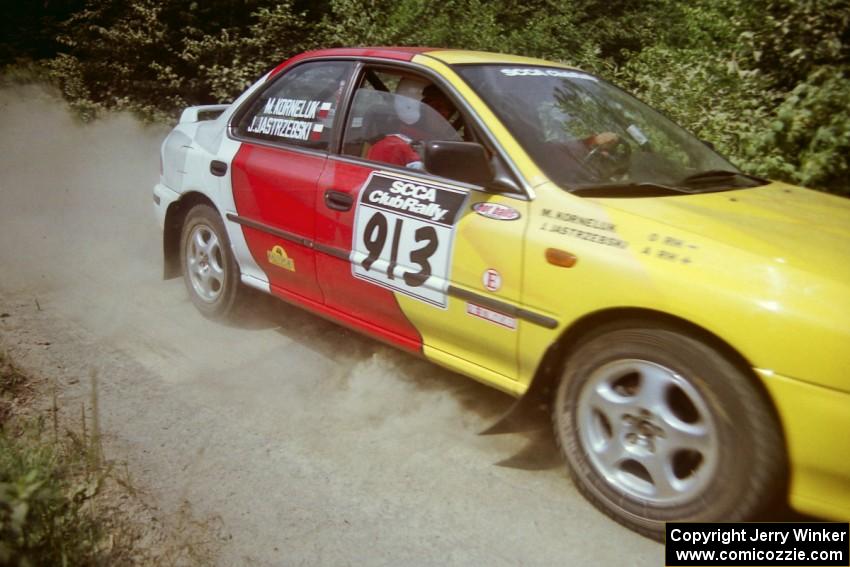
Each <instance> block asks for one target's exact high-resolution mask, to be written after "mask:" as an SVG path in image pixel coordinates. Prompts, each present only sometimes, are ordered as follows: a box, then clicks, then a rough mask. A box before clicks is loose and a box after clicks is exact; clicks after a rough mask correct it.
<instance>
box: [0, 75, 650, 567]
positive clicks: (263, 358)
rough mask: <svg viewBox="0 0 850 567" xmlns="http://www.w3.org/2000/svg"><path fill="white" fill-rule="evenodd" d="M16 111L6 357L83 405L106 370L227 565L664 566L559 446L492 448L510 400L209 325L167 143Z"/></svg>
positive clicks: (142, 440) (153, 136)
mask: <svg viewBox="0 0 850 567" xmlns="http://www.w3.org/2000/svg"><path fill="white" fill-rule="evenodd" d="M0 112H2V116H3V121H2V123H0V135H2V142H0V144H2V151H0V169H2V171H3V175H2V178H0V266H2V270H0V314H4V313H5V314H7V315H6V316H3V317H2V318H0V341H2V342H0V345H5V347H6V348H7V349H8V350H9V351H10V352H11V353H12V354H13V356H15V357H16V358H17V359H18V360H19V361H20V362H21V364H23V365H24V366H26V367H27V368H30V369H33V370H35V371H38V372H41V373H43V374H45V375H48V376H54V377H56V378H57V379H58V380H59V382H60V383H61V384H62V385H63V387H64V393H63V401H65V402H67V403H69V404H72V403H73V402H74V400H78V399H85V398H86V397H87V396H88V381H87V376H88V375H89V373H90V371H91V370H92V369H95V370H97V372H98V375H99V377H100V379H99V383H100V388H99V400H100V412H101V420H102V426H103V428H104V430H105V432H106V434H107V447H106V448H107V453H108V454H110V455H111V456H112V457H114V458H120V459H126V460H127V461H128V462H129V464H130V469H131V471H132V473H133V476H134V477H135V478H136V481H137V482H139V483H140V484H141V485H142V486H144V487H145V488H146V489H147V490H148V491H149V492H150V494H151V495H152V496H153V497H154V498H155V499H156V500H157V502H159V504H160V506H161V509H162V511H163V514H169V513H174V512H175V511H176V510H178V509H180V507H181V506H185V505H186V503H188V505H190V506H191V509H192V510H193V513H194V514H196V516H197V517H200V518H210V519H212V520H210V526H211V527H210V529H211V530H214V536H215V538H217V540H218V541H219V542H220V553H219V563H220V565H228V566H234V565H358V566H360V565H441V566H443V565H488V566H496V565H591V564H592V565H652V566H657V565H661V564H662V551H663V550H662V547H661V546H660V545H658V544H657V543H654V542H651V541H649V540H646V539H644V538H642V537H639V536H637V535H635V534H633V533H631V532H629V531H628V530H626V529H624V528H622V527H620V526H619V525H618V524H616V523H614V522H612V521H611V520H609V519H607V518H606V517H605V516H604V515H602V514H600V513H599V512H597V511H596V510H595V509H594V508H593V507H591V506H590V505H589V504H588V503H586V502H585V501H584V500H583V498H582V497H581V496H580V495H579V494H578V492H577V491H576V489H575V488H574V486H573V485H572V483H571V482H570V480H569V478H568V476H567V473H566V471H565V470H564V469H563V467H562V465H561V463H560V460H559V459H558V457H557V456H556V452H555V448H554V446H553V443H552V440H551V437H550V435H549V434H548V432H546V431H544V432H539V433H532V434H521V435H520V434H513V435H501V436H480V435H478V432H479V431H481V430H483V429H484V428H486V427H487V425H489V424H490V423H491V422H492V421H493V420H494V418H495V417H496V416H498V415H499V414H500V413H501V412H502V411H504V410H505V409H506V408H507V407H508V406H509V405H510V403H511V399H510V398H508V397H506V396H504V395H502V394H500V393H498V392H495V391H493V390H491V389H488V388H486V387H484V386H481V385H479V384H477V383H475V382H473V381H471V380H468V379H466V378H463V377H461V376H458V375H455V374H453V373H450V372H447V371H444V370H441V369H439V368H437V367H435V366H433V365H431V364H429V363H426V362H424V361H421V360H417V359H415V358H412V357H410V356H408V355H406V354H403V353H401V352H398V351H395V350H393V349H391V348H388V347H385V346H383V345H381V344H379V343H377V342H375V341H372V340H370V339H367V338H364V337H361V336H359V335H356V334H354V333H352V332H350V331H347V330H345V329H343V328H342V327H339V326H337V325H334V324H332V323H328V322H326V321H324V320H322V319H320V318H317V317H314V316H312V315H309V314H307V313H305V312H302V311H300V310H299V309H297V308H294V307H290V306H288V305H285V304H283V303H282V302H278V301H276V300H272V299H270V298H266V297H265V296H260V295H254V296H252V298H251V300H250V301H249V302H248V303H247V305H246V307H245V308H244V309H243V310H242V313H240V316H239V317H238V319H237V320H236V321H234V322H233V323H231V324H228V325H225V324H217V323H212V322H210V321H207V320H205V319H203V318H202V317H201V316H200V315H199V314H198V313H197V312H196V311H195V309H194V308H193V307H192V305H191V303H190V302H189V300H188V297H187V295H186V292H185V290H184V288H183V284H182V282H181V281H180V280H171V281H167V282H165V281H162V279H161V277H160V276H161V252H160V235H159V230H158V227H157V225H156V223H155V221H154V216H153V210H152V207H153V203H152V197H151V188H152V186H153V184H154V183H155V182H156V178H157V175H158V171H159V166H158V147H159V144H160V142H161V140H162V139H163V137H164V136H165V133H166V131H167V129H166V128H164V127H162V126H157V127H144V126H142V125H141V124H139V123H138V122H136V121H134V120H133V119H132V118H130V117H128V116H111V117H108V118H106V119H103V120H100V121H98V122H96V123H95V124H93V125H82V124H80V123H78V122H76V121H75V120H73V119H72V118H71V117H70V115H69V114H68V113H67V112H66V111H65V110H64V107H63V105H62V103H61V102H59V101H58V100H57V99H56V98H54V97H52V96H50V95H48V94H46V93H45V92H44V91H42V90H40V89H37V88H35V87H15V88H9V87H6V88H4V89H2V90H0ZM77 407H79V406H77Z"/></svg>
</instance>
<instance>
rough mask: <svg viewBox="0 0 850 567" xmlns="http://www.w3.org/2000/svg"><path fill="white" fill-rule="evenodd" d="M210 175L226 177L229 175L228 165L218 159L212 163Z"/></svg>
mask: <svg viewBox="0 0 850 567" xmlns="http://www.w3.org/2000/svg"><path fill="white" fill-rule="evenodd" d="M210 173H212V174H213V175H215V176H216V177H224V175H225V174H226V173H227V164H226V163H224V162H223V161H218V160H217V159H214V160H212V161H211V162H210Z"/></svg>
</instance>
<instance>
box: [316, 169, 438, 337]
mask: <svg viewBox="0 0 850 567" xmlns="http://www.w3.org/2000/svg"><path fill="white" fill-rule="evenodd" d="M373 169H374V168H371V167H367V166H363V165H357V164H352V163H347V162H344V161H337V160H335V159H333V158H332V159H330V160H328V162H327V166H326V168H325V171H324V173H323V174H322V177H321V179H320V180H319V190H318V191H317V193H316V196H317V200H316V244H317V246H318V247H321V246H327V247H330V248H332V249H335V250H337V251H340V252H343V254H340V257H335V256H333V255H330V254H321V253H320V254H317V256H316V268H317V269H316V273H317V275H318V278H319V284H320V286H321V288H322V291H323V292H324V297H325V304H326V305H327V306H328V307H331V308H333V309H337V310H340V311H344V312H346V313H347V314H349V315H351V316H354V317H357V318H359V319H363V320H366V321H369V322H371V323H373V324H374V325H376V326H378V327H381V328H383V329H384V330H385V331H388V332H389V333H391V334H392V335H393V336H394V337H395V340H393V342H395V343H396V344H398V346H401V347H404V348H407V349H409V350H416V351H420V350H421V348H422V337H421V336H420V334H419V331H417V330H416V328H415V327H414V326H413V325H412V324H411V323H410V321H408V320H407V317H405V315H404V313H403V312H402V311H401V308H400V307H399V305H398V302H397V301H396V299H395V295H394V293H393V292H392V291H390V290H387V289H385V288H382V287H379V286H377V285H374V284H371V283H368V282H366V281H363V280H360V279H356V278H355V277H354V276H352V274H351V263H350V262H349V260H348V258H347V256H348V254H350V252H351V242H352V230H353V226H354V210H355V207H354V206H352V207H351V209H350V210H348V211H336V210H333V209H331V208H329V207H328V206H327V205H326V204H325V202H324V193H325V191H326V190H328V189H331V190H335V191H339V192H342V193H347V194H348V195H350V196H351V198H352V203H356V202H357V196H358V193H359V192H360V188H361V187H362V186H363V184H364V183H365V182H366V178H367V177H369V174H370V173H371V172H372V171H373ZM385 338H390V339H391V340H392V338H391V337H385Z"/></svg>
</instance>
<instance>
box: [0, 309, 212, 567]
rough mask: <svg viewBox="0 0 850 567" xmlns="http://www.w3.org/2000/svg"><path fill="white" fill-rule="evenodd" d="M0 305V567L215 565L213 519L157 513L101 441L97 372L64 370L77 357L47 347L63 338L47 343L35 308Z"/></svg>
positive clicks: (184, 509)
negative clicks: (47, 566)
mask: <svg viewBox="0 0 850 567" xmlns="http://www.w3.org/2000/svg"><path fill="white" fill-rule="evenodd" d="M0 305H2V307H0V465H2V466H0V483H3V482H5V483H7V484H6V485H5V486H6V490H4V491H0V519H2V520H3V521H2V522H0V532H2V533H3V536H4V538H5V539H6V541H5V543H3V544H2V545H0V562H2V563H4V564H9V565H18V564H21V565H23V564H25V563H24V562H25V561H29V564H36V565H39V564H60V563H63V562H67V564H69V565H115V566H119V567H120V566H154V565H181V566H202V565H211V564H213V563H214V562H215V558H216V555H217V550H218V548H219V547H220V545H221V544H222V543H223V542H224V539H225V538H224V535H223V533H222V532H221V530H220V521H219V519H217V518H214V517H213V518H204V519H199V518H198V517H197V515H195V514H193V511H192V509H191V505H190V504H189V503H188V502H183V503H182V504H181V505H180V506H179V507H177V508H176V509H165V508H162V507H161V506H160V504H159V502H158V499H157V498H156V496H155V495H154V493H153V492H152V491H151V490H150V489H149V487H148V486H147V485H145V483H143V482H141V481H140V480H139V479H138V478H136V477H135V476H134V474H133V472H132V470H131V467H130V465H129V463H128V461H127V459H126V458H125V457H126V452H125V448H123V447H121V444H120V443H116V441H115V439H113V438H112V436H110V435H108V434H107V435H106V436H104V433H103V431H102V430H101V428H100V415H99V411H100V409H99V402H98V399H99V398H98V394H99V388H100V386H99V379H98V375H97V369H95V368H90V369H89V370H88V371H87V372H86V371H85V368H83V367H82V365H77V364H73V363H71V364H69V363H68V360H69V359H71V360H73V359H74V358H76V357H75V356H73V355H71V356H69V353H67V352H61V351H63V350H64V349H62V348H59V349H56V348H55V347H54V343H53V341H54V340H57V339H58V340H60V341H61V340H62V339H63V336H64V334H63V332H62V330H60V329H56V328H55V325H51V331H50V333H49V337H50V338H49V339H48V338H47V335H45V334H43V333H42V332H41V331H42V329H41V328H40V325H39V324H38V323H36V324H33V323H34V320H33V319H38V320H39V321H43V320H44V319H41V318H39V317H38V315H37V313H38V312H40V311H39V309H40V308H39V307H37V306H35V305H32V306H26V305H16V304H11V305H10V304H7V303H5V302H4V301H2V299H0ZM30 310H34V311H35V312H36V314H35V315H33V314H29V313H27V312H28V311H30ZM57 330H58V331H59V332H58V333H57V332H56V331H57ZM65 344H68V343H65ZM51 347H53V349H52V350H51ZM56 350H59V351H60V352H56ZM94 354H96V353H94Z"/></svg>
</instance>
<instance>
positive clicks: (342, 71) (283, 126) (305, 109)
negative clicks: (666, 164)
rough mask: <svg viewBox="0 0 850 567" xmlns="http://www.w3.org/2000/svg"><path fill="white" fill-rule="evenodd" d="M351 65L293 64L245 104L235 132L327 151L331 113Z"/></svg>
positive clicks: (339, 97) (341, 91)
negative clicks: (292, 66) (290, 68)
mask: <svg viewBox="0 0 850 567" xmlns="http://www.w3.org/2000/svg"><path fill="white" fill-rule="evenodd" d="M353 68H354V64H353V63H351V62H347V61H316V62H312V63H304V64H302V65H299V66H297V67H295V68H294V69H292V70H290V71H288V72H286V73H285V74H284V75H283V76H281V77H280V78H278V79H276V80H275V81H274V82H273V83H272V84H271V85H270V86H268V87H267V88H266V89H265V90H264V91H262V93H261V94H260V95H259V96H258V97H257V98H255V99H254V100H253V101H252V102H251V103H249V104H250V106H249V107H248V109H247V111H246V112H245V113H244V114H242V115H241V117H240V118H239V121H238V123H237V125H236V133H237V134H238V135H239V136H241V137H244V138H251V139H257V140H264V141H270V142H279V143H284V144H290V145H295V146H300V147H305V148H311V149H315V150H322V151H327V150H328V148H329V146H330V140H331V138H332V131H331V130H332V128H333V125H334V116H335V114H336V111H337V107H338V106H339V102H340V100H341V98H342V94H343V92H344V91H345V86H346V84H347V83H348V80H349V78H350V77H351V72H352V70H353Z"/></svg>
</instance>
